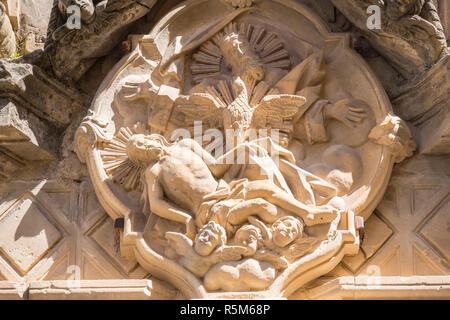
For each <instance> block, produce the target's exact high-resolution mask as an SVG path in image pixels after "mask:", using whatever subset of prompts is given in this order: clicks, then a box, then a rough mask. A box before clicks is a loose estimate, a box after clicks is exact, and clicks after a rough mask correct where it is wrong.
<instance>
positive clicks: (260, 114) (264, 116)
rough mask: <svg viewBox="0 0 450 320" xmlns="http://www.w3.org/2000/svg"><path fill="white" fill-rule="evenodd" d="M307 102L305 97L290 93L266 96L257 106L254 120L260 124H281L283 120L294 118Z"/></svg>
mask: <svg viewBox="0 0 450 320" xmlns="http://www.w3.org/2000/svg"><path fill="white" fill-rule="evenodd" d="M305 102H306V99H305V98H304V97H302V96H296V95H290V94H279V95H268V96H265V97H264V98H263V99H262V100H261V102H260V103H259V104H258V105H257V106H256V107H255V111H254V114H253V122H254V124H259V126H261V125H263V126H266V125H267V124H270V125H272V126H280V125H282V124H283V120H286V119H292V118H293V117H294V116H295V114H296V113H297V112H298V111H299V110H300V108H301V107H302V106H303V105H304V104H305Z"/></svg>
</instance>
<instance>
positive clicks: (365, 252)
mask: <svg viewBox="0 0 450 320" xmlns="http://www.w3.org/2000/svg"><path fill="white" fill-rule="evenodd" d="M364 229H365V231H364V241H363V242H362V244H361V250H360V251H359V252H358V254H357V255H355V256H346V257H345V258H344V259H343V260H342V263H343V264H344V265H345V266H346V267H347V268H349V269H350V270H351V271H352V272H353V273H355V272H356V271H357V270H358V269H359V268H360V267H361V266H362V265H363V264H364V263H365V262H366V261H367V260H368V259H369V258H370V257H372V256H373V255H374V254H375V253H376V252H377V251H378V250H379V249H380V248H381V246H382V245H383V244H384V243H385V242H386V241H387V240H388V239H389V237H390V236H391V235H392V230H391V229H390V228H389V227H388V226H387V225H386V224H385V223H384V222H383V220H381V219H380V218H379V217H378V216H377V215H376V214H373V215H372V216H371V217H370V218H369V220H367V222H366V223H365V228H364Z"/></svg>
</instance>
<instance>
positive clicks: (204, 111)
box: [175, 93, 222, 127]
mask: <svg viewBox="0 0 450 320" xmlns="http://www.w3.org/2000/svg"><path fill="white" fill-rule="evenodd" d="M175 104H176V105H177V107H178V110H179V111H180V112H181V113H183V114H184V115H185V117H186V121H187V122H188V123H189V124H190V125H193V124H194V121H202V122H203V124H206V125H209V126H213V127H221V126H222V106H221V105H220V104H219V103H218V102H217V101H216V100H215V99H214V98H213V97H212V96H211V95H209V94H207V93H194V94H191V95H188V96H180V97H179V98H178V99H177V100H175Z"/></svg>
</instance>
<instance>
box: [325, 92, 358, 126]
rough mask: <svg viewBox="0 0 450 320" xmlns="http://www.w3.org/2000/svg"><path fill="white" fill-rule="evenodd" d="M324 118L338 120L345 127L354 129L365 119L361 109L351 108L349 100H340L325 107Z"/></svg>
mask: <svg viewBox="0 0 450 320" xmlns="http://www.w3.org/2000/svg"><path fill="white" fill-rule="evenodd" d="M325 118H326V119H335V120H338V121H340V122H342V123H343V124H345V125H346V126H347V127H350V128H354V127H356V124H357V123H358V122H361V121H363V120H364V119H365V118H366V112H365V111H364V109H362V108H357V107H353V106H351V99H342V100H339V101H338V102H336V103H334V104H329V105H328V106H327V107H326V109H325Z"/></svg>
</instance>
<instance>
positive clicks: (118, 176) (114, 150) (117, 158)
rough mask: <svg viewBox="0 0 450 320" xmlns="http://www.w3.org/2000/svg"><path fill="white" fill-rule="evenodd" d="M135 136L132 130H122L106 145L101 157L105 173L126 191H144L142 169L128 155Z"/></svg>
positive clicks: (101, 151)
mask: <svg viewBox="0 0 450 320" xmlns="http://www.w3.org/2000/svg"><path fill="white" fill-rule="evenodd" d="M133 134H134V133H133V132H132V131H131V129H130V128H121V129H120V130H119V132H118V133H117V134H116V135H115V136H114V138H112V139H111V140H109V141H107V142H105V143H104V145H103V148H102V149H101V150H100V156H101V158H102V161H103V164H104V168H105V172H106V173H107V174H108V176H109V177H110V178H111V179H112V180H113V181H114V182H116V183H118V184H120V185H122V186H123V187H124V188H125V190H126V191H133V190H140V191H142V190H143V189H144V188H143V187H144V186H143V184H142V181H141V172H142V168H141V167H139V166H138V165H136V164H135V163H134V162H132V161H131V160H130V159H129V157H128V154H127V143H128V140H130V138H131V137H132V136H133Z"/></svg>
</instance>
